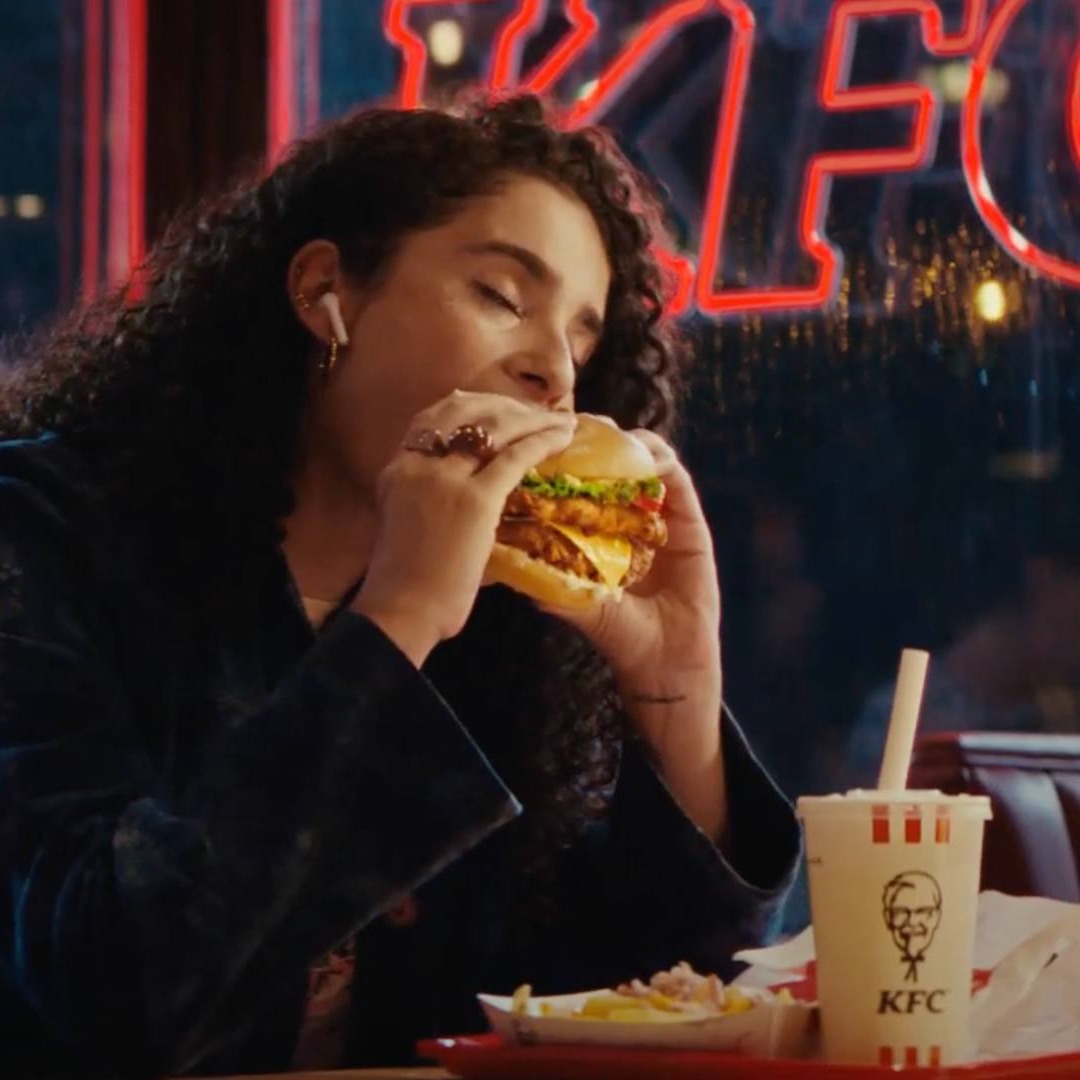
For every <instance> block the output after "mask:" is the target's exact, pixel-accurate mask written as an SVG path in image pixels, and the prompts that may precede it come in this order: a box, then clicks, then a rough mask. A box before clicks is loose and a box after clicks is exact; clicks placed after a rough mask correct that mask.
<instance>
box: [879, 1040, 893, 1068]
mask: <svg viewBox="0 0 1080 1080" xmlns="http://www.w3.org/2000/svg"><path fill="white" fill-rule="evenodd" d="M877 1063H878V1064H879V1065H882V1066H884V1067H885V1068H886V1069H891V1068H892V1047H891V1046H882V1047H880V1048H879V1049H878V1052H877Z"/></svg>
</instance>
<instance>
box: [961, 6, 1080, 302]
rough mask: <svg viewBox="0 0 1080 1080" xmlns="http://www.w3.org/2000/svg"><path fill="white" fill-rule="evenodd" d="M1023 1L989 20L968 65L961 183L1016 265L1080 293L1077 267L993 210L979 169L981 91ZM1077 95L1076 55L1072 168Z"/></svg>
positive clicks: (1079, 131) (1077, 143)
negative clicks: (980, 43)
mask: <svg viewBox="0 0 1080 1080" xmlns="http://www.w3.org/2000/svg"><path fill="white" fill-rule="evenodd" d="M1027 2H1028V0H1004V2H1003V3H1002V5H1001V7H1000V8H998V10H997V11H996V12H995V13H994V16H993V18H992V19H991V21H990V25H989V26H988V27H987V30H986V37H985V38H984V39H983V43H982V45H981V46H980V47H979V52H978V55H977V56H976V57H975V61H974V63H973V64H972V66H971V85H970V87H969V88H968V94H967V98H966V99H965V101H964V111H963V115H962V117H961V141H962V145H963V159H964V179H965V180H966V181H967V186H968V191H969V192H970V194H971V199H972V202H974V203H975V207H976V209H977V210H978V211H979V214H980V215H981V216H982V219H983V221H984V222H986V227H987V228H988V229H989V230H990V232H991V233H993V235H994V238H995V239H996V240H997V242H998V243H999V244H1000V245H1001V246H1002V247H1003V248H1004V249H1005V250H1006V251H1007V252H1008V253H1009V254H1010V255H1011V256H1012V257H1013V258H1014V259H1016V261H1017V262H1019V263H1021V264H1022V265H1024V266H1027V267H1030V268H1031V269H1032V270H1035V271H1037V272H1038V273H1040V274H1042V275H1044V276H1045V277H1048V278H1053V279H1054V280H1056V281H1060V282H1062V283H1063V284H1065V285H1072V286H1074V287H1076V288H1080V265H1077V264H1076V263H1074V262H1071V261H1070V260H1069V259H1063V258H1061V257H1060V256H1058V255H1053V254H1051V253H1050V252H1049V251H1044V250H1043V249H1042V248H1040V247H1038V246H1036V245H1035V244H1033V243H1032V242H1031V241H1030V240H1029V239H1028V238H1027V237H1026V236H1024V234H1023V233H1021V232H1020V230H1019V229H1017V228H1016V226H1015V225H1013V223H1012V222H1011V221H1009V219H1008V218H1007V217H1006V216H1005V213H1004V211H1003V210H1002V209H1001V207H1000V206H999V205H998V202H997V199H995V198H994V193H993V191H992V190H991V188H990V181H989V180H988V179H987V176H986V169H985V167H984V160H983V152H982V137H981V133H980V131H979V122H980V120H981V119H982V97H983V87H984V86H985V85H986V78H987V75H988V74H989V71H990V68H991V66H992V65H993V62H994V59H995V57H996V56H997V54H998V50H999V49H1000V48H1001V43H1002V42H1003V41H1004V40H1005V37H1006V35H1007V34H1008V32H1009V29H1010V27H1011V26H1012V24H1013V21H1014V20H1015V19H1016V16H1017V15H1018V14H1019V13H1020V11H1021V9H1022V8H1023V7H1024V5H1025V4H1026V3H1027ZM1078 94H1080V53H1078V54H1077V61H1076V62H1075V63H1074V66H1073V83H1072V93H1071V94H1070V95H1069V106H1070V109H1071V112H1072V114H1073V115H1071V116H1070V120H1069V137H1070V143H1071V145H1072V150H1073V157H1074V158H1077V164H1078V165H1080V126H1078V124H1080V121H1078V120H1077V118H1076V115H1075V113H1076V103H1077V95H1078Z"/></svg>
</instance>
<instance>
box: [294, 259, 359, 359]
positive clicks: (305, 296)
mask: <svg viewBox="0 0 1080 1080" xmlns="http://www.w3.org/2000/svg"><path fill="white" fill-rule="evenodd" d="M286 286H287V288H288V290H289V298H290V302H291V303H292V307H293V311H294V312H295V313H296V317H297V318H298V319H299V320H300V321H301V322H302V323H303V324H304V325H305V326H306V327H307V328H308V330H309V331H310V333H311V334H312V336H314V337H315V338H317V339H318V340H319V341H321V342H323V343H324V344H327V343H329V341H330V339H331V337H333V338H334V339H335V340H336V341H337V343H338V344H339V345H347V344H348V333H347V332H346V330H345V326H346V323H347V317H346V313H345V311H343V310H342V309H343V307H346V306H347V297H346V295H345V293H346V285H345V280H344V274H343V271H342V266H341V252H340V251H339V250H338V246H337V244H335V243H334V242H333V241H332V240H309V241H308V242H307V243H306V244H305V245H304V246H303V247H302V248H300V250H299V251H297V252H296V254H295V255H293V257H292V259H291V260H290V261H289V270H288V274H287V276H286Z"/></svg>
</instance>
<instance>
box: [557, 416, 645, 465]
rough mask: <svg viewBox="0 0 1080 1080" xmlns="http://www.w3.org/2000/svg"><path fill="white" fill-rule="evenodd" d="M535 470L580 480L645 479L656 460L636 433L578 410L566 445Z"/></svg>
mask: <svg viewBox="0 0 1080 1080" xmlns="http://www.w3.org/2000/svg"><path fill="white" fill-rule="evenodd" d="M536 471H537V472H538V473H539V474H540V475H541V476H544V477H552V476H557V475H559V474H560V473H562V474H568V475H570V476H576V477H578V478H579V479H581V480H648V479H650V478H651V477H653V476H655V475H656V461H655V459H654V458H653V456H652V452H651V451H650V450H649V448H648V447H647V446H646V445H645V444H644V443H643V442H642V441H641V440H640V439H639V438H638V437H637V436H636V435H631V434H630V432H629V431H623V429H622V428H620V427H618V426H617V425H616V424H615V423H614V421H612V420H608V419H607V418H606V417H600V416H590V415H589V414H588V413H579V414H578V418H577V427H576V428H575V429H574V437H573V439H571V441H570V445H569V446H567V447H566V449H565V450H561V451H559V453H557V454H553V455H552V456H551V457H549V458H547V459H545V460H544V461H542V462H540V464H539V465H537V466H536Z"/></svg>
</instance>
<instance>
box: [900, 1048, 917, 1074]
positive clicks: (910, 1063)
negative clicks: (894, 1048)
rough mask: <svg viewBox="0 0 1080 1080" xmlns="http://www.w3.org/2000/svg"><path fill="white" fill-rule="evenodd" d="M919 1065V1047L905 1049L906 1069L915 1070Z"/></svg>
mask: <svg viewBox="0 0 1080 1080" xmlns="http://www.w3.org/2000/svg"><path fill="white" fill-rule="evenodd" d="M918 1064H919V1048H918V1047H917V1046H905V1047H904V1068H905V1069H914V1068H915V1067H916V1066H917V1065H918Z"/></svg>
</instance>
